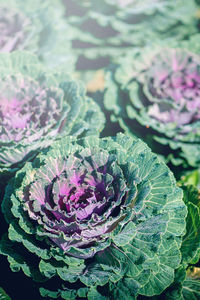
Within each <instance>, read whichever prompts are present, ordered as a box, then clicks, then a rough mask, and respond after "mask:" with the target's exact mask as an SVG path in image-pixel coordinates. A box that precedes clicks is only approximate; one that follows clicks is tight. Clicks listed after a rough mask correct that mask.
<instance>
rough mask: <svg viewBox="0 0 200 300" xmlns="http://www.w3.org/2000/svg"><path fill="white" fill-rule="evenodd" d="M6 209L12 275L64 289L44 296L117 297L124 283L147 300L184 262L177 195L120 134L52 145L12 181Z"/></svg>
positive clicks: (151, 161)
mask: <svg viewBox="0 0 200 300" xmlns="http://www.w3.org/2000/svg"><path fill="white" fill-rule="evenodd" d="M2 210H3V213H4V215H5V218H6V220H7V222H8V223H9V231H8V236H6V235H5V236H4V237H3V238H2V241H1V244H0V252H1V253H2V254H4V255H7V256H8V260H9V262H10V266H11V269H12V270H13V271H19V270H23V271H24V272H25V274H26V275H28V276H33V278H34V279H35V280H43V281H44V280H48V279H50V278H52V277H57V280H58V278H60V281H59V282H60V286H61V285H62V284H64V287H63V289H60V288H59V289H58V291H57V292H53V291H52V292H50V291H49V292H48V290H47V289H46V288H45V287H44V288H42V289H41V293H42V295H44V296H49V297H51V296H52V297H53V295H54V298H55V297H59V296H61V297H62V298H63V299H77V298H76V296H77V293H78V295H79V296H80V295H81V296H80V297H87V296H88V299H93V298H92V295H93V297H94V295H96V296H98V295H99V294H100V295H99V296H101V297H102V298H100V299H107V298H106V297H103V295H104V293H105V290H108V289H109V286H110V290H109V291H107V292H108V293H110V298H109V299H116V298H115V295H116V293H117V292H116V290H117V288H116V289H114V290H113V284H116V285H117V286H119V285H120V282H123V283H124V286H126V288H127V289H128V290H129V292H130V293H131V295H133V297H134V298H135V297H136V296H137V295H138V294H141V295H146V296H153V295H156V294H160V293H161V292H162V291H163V290H164V289H165V288H166V287H167V286H169V285H170V284H171V283H172V282H173V280H174V270H175V269H176V268H177V267H178V266H179V264H180V261H181V253H180V247H181V241H182V238H181V237H182V235H183V234H184V230H185V217H186V206H185V204H184V202H183V201H182V191H181V189H180V188H178V187H177V186H176V182H175V178H174V176H173V174H172V173H171V171H170V170H169V169H168V167H167V166H166V165H165V164H164V163H163V162H160V161H159V159H158V158H157V156H156V155H155V154H153V153H152V152H151V150H150V149H149V148H148V147H147V145H146V144H144V143H143V142H142V141H141V140H139V139H136V138H131V137H128V136H125V135H123V134H118V135H117V137H116V138H111V137H108V138H103V139H100V138H98V137H96V136H90V137H86V138H83V139H76V138H74V137H70V138H65V139H62V140H60V141H57V142H54V144H52V146H51V147H50V148H49V149H48V150H46V151H45V152H43V153H41V154H39V155H38V156H37V157H36V159H35V160H34V161H33V162H27V163H26V164H25V166H24V167H23V168H22V169H21V170H20V171H18V172H17V173H16V176H15V178H12V179H11V181H10V183H9V184H8V186H7V188H6V192H5V197H4V201H3V204H2ZM16 242H17V243H16ZM30 252H31V256H32V257H33V258H30ZM75 282H76V284H73V283H75ZM57 283H58V281H55V285H54V287H55V286H56V285H57ZM77 287H78V288H80V289H78V290H76V289H77ZM102 287H103V288H102ZM70 288H71V289H70ZM72 289H73V290H72ZM50 295H51V296H50ZM134 298H131V299H134ZM96 299H97V298H96Z"/></svg>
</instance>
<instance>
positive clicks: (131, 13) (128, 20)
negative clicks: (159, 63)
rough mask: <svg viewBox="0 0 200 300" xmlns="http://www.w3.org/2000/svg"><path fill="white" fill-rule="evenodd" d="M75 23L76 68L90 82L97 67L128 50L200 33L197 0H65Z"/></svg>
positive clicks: (73, 28)
mask: <svg viewBox="0 0 200 300" xmlns="http://www.w3.org/2000/svg"><path fill="white" fill-rule="evenodd" d="M63 3H64V4H65V6H66V20H67V22H68V24H69V25H71V26H72V28H71V31H72V32H73V34H72V40H73V47H74V50H76V53H77V56H78V58H79V59H78V62H77V69H80V70H81V71H82V72H84V71H85V70H87V71H89V70H91V73H90V72H87V74H86V75H85V73H86V72H84V74H83V76H82V78H83V80H85V81H87V80H89V79H91V78H93V76H94V75H93V72H92V71H94V70H95V69H100V68H103V67H105V66H107V65H108V64H109V62H110V61H112V60H113V58H115V57H119V56H122V55H124V54H125V53H126V52H127V50H128V49H132V48H133V47H138V46H139V47H143V46H145V45H148V44H151V43H152V41H156V40H162V39H166V40H172V39H176V40H181V39H185V38H188V37H189V36H191V35H192V34H194V33H195V32H198V27H197V24H198V20H197V17H196V14H197V10H198V6H197V4H196V3H195V1H194V0H190V1H185V0H174V1H168V0H164V1H160V0H143V1H142V3H141V1H140V0H101V1H96V0H92V1H87V0H83V1H79V0H63Z"/></svg>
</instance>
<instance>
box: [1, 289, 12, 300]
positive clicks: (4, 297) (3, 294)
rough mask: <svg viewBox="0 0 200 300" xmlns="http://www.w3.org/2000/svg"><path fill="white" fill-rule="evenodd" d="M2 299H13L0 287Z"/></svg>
mask: <svg viewBox="0 0 200 300" xmlns="http://www.w3.org/2000/svg"><path fill="white" fill-rule="evenodd" d="M0 300H11V298H10V297H9V296H8V295H7V294H6V292H5V291H4V290H3V289H2V288H1V287H0Z"/></svg>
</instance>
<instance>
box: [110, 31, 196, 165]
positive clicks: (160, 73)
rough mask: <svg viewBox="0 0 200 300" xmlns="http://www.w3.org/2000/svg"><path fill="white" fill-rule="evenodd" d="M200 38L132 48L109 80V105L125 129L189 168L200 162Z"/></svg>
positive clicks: (158, 151) (114, 69)
mask: <svg viewBox="0 0 200 300" xmlns="http://www.w3.org/2000/svg"><path fill="white" fill-rule="evenodd" d="M199 40H200V36H199V35H194V37H193V38H192V39H191V40H189V41H185V42H181V43H176V42H174V43H171V44H168V45H167V46H166V43H160V44H155V45H154V47H147V48H144V49H143V50H141V51H139V50H135V49H133V51H131V52H130V53H129V54H127V56H126V57H125V58H123V59H122V60H121V61H120V62H119V64H118V65H116V66H114V67H113V69H112V70H109V71H108V74H107V83H106V85H107V91H106V94H105V106H106V108H107V109H109V110H111V111H113V113H114V115H115V117H116V118H117V119H118V120H119V122H120V124H121V127H122V128H124V129H125V130H127V131H128V132H129V133H131V134H136V135H140V136H142V138H144V139H145V140H146V141H147V142H148V143H149V144H150V145H151V147H152V149H153V151H155V152H157V153H161V154H163V155H164V156H165V157H168V158H167V160H169V159H170V160H171V161H172V162H173V163H174V164H180V163H183V162H185V163H184V164H185V165H186V166H187V165H188V164H189V165H191V166H196V165H198V164H199V163H200V155H199V154H200V114H199V109H200V97H199V96H200V57H199V55H198V54H196V53H198V52H199V45H198V44H199ZM192 51H193V52H192ZM165 145H168V147H166V146H165ZM168 154H169V156H168Z"/></svg>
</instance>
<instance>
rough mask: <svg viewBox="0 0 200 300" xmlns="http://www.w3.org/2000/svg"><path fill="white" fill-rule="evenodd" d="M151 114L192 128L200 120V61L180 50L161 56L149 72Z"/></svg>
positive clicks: (165, 120) (163, 120) (148, 87)
mask: <svg viewBox="0 0 200 300" xmlns="http://www.w3.org/2000/svg"><path fill="white" fill-rule="evenodd" d="M146 80H147V85H146V94H147V97H148V99H149V100H150V101H151V102H156V103H154V104H153V105H150V108H149V114H150V115H151V116H153V117H155V118H156V119H158V120H160V121H161V122H164V123H168V122H175V123H177V125H183V124H188V123H190V122H193V121H195V120H197V119H199V118H200V60H199V58H198V57H197V56H196V55H194V54H191V53H188V52H186V51H183V50H180V49H167V50H166V51H163V52H162V53H160V54H158V55H157V56H156V57H155V58H154V59H153V61H152V64H151V67H150V68H149V69H148V70H147V72H146Z"/></svg>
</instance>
